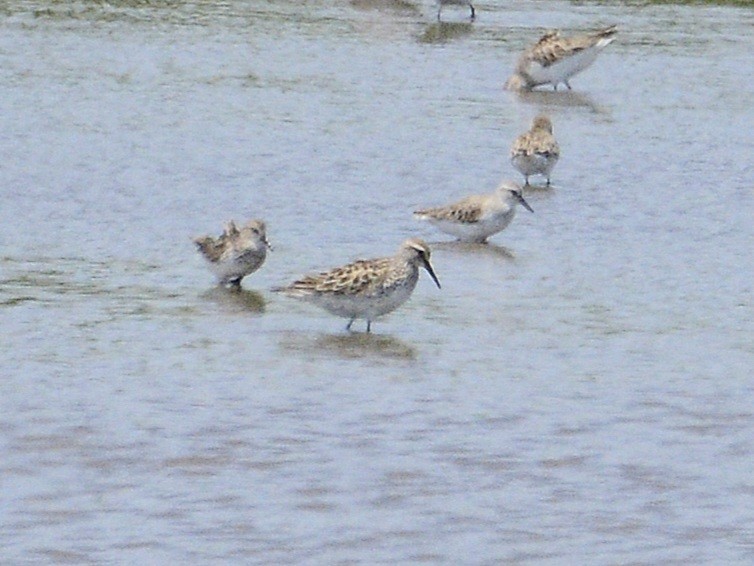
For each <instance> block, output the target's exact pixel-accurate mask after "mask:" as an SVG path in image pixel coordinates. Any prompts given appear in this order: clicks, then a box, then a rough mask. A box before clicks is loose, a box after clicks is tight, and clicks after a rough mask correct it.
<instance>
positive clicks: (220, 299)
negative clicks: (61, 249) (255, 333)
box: [201, 285, 266, 313]
mask: <svg viewBox="0 0 754 566" xmlns="http://www.w3.org/2000/svg"><path fill="white" fill-rule="evenodd" d="M201 297H202V298H203V299H207V300H209V301H212V302H214V303H217V304H219V305H222V306H223V307H228V308H229V309H230V310H233V311H247V312H254V313H263V312H264V309H265V306H266V301H265V300H264V297H263V296H262V294H261V293H259V292H258V291H252V290H250V289H243V288H241V289H235V288H226V287H222V286H220V285H217V286H216V287H213V288H211V289H209V290H207V291H205V292H204V293H202V294H201Z"/></svg>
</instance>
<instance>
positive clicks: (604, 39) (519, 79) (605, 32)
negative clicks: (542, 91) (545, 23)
mask: <svg viewBox="0 0 754 566" xmlns="http://www.w3.org/2000/svg"><path fill="white" fill-rule="evenodd" d="M616 33H618V28H617V26H610V27H608V28H605V29H602V30H597V31H594V32H592V33H588V34H583V35H575V36H572V37H562V36H561V35H560V32H559V31H557V30H554V31H548V32H547V33H545V34H544V35H543V36H542V37H541V38H540V39H539V41H538V42H537V43H535V44H534V45H533V46H532V47H530V48H529V49H527V50H526V51H524V53H523V55H521V57H520V59H519V60H518V63H517V65H516V70H515V72H514V73H513V75H512V76H511V77H510V78H509V79H508V81H507V82H506V83H505V88H506V89H508V90H531V89H533V88H534V87H536V86H539V85H544V84H551V85H552V86H553V89H554V90H557V89H558V85H559V84H560V83H564V84H565V85H566V87H568V89H569V90H570V89H571V85H570V83H569V82H568V79H569V78H571V77H572V76H573V75H575V74H576V73H580V72H581V71H583V70H584V69H586V68H587V67H589V65H591V64H592V63H594V60H595V59H596V58H597V55H599V53H600V52H601V51H602V50H603V49H604V48H605V47H607V46H608V45H610V44H611V43H612V42H613V41H614V40H615V34H616Z"/></svg>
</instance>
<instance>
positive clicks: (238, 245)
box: [194, 220, 272, 287]
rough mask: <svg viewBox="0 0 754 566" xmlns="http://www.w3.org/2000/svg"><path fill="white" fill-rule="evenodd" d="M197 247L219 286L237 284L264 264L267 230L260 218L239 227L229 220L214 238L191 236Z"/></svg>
mask: <svg viewBox="0 0 754 566" xmlns="http://www.w3.org/2000/svg"><path fill="white" fill-rule="evenodd" d="M194 243H195V244H196V247H197V249H198V250H199V252H200V253H201V254H202V257H204V259H205V260H206V261H207V263H208V265H209V268H210V269H211V270H212V272H213V273H214V274H215V275H216V276H217V279H218V282H219V283H220V285H232V286H234V287H239V286H240V285H241V280H242V279H243V278H244V277H246V276H247V275H249V274H251V273H254V272H255V271H256V270H257V269H259V268H260V267H261V266H262V264H263V263H264V260H265V258H266V257H267V250H268V249H269V250H271V249H272V247H271V246H270V243H269V242H268V241H267V229H266V226H265V223H264V222H263V221H262V220H252V221H250V222H248V223H246V224H245V225H244V226H242V227H241V228H238V227H237V226H236V223H235V222H234V221H233V220H231V221H230V222H228V223H227V224H226V226H225V230H224V231H223V233H222V234H221V235H220V236H219V237H217V238H214V237H212V236H201V237H199V238H194Z"/></svg>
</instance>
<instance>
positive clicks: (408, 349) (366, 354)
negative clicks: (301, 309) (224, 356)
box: [281, 332, 416, 360]
mask: <svg viewBox="0 0 754 566" xmlns="http://www.w3.org/2000/svg"><path fill="white" fill-rule="evenodd" d="M281 346H282V347H283V349H285V350H295V351H297V352H302V353H305V354H306V355H307V356H322V355H325V356H327V357H335V358H339V359H370V358H378V359H393V360H414V359H416V349H415V348H414V347H413V346H411V345H410V344H407V343H405V342H403V341H402V340H399V339H398V338H395V337H393V336H388V335H385V334H374V333H366V332H351V333H345V334H320V335H318V336H312V335H311V334H303V333H301V334H299V333H289V334H287V335H286V337H285V339H284V340H283V341H282V343H281Z"/></svg>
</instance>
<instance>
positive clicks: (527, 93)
mask: <svg viewBox="0 0 754 566" xmlns="http://www.w3.org/2000/svg"><path fill="white" fill-rule="evenodd" d="M515 95H516V97H517V98H518V99H519V100H520V101H521V102H524V103H526V104H533V105H537V106H546V107H551V108H553V107H565V108H579V107H581V108H588V109H589V111H591V112H593V113H595V114H609V113H610V109H609V108H607V107H605V106H600V105H599V104H597V103H596V102H595V101H594V100H593V99H592V98H591V97H590V96H589V95H586V94H584V93H581V92H575V91H573V90H559V91H554V90H522V91H518V92H515Z"/></svg>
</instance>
